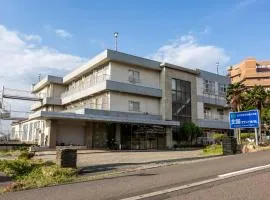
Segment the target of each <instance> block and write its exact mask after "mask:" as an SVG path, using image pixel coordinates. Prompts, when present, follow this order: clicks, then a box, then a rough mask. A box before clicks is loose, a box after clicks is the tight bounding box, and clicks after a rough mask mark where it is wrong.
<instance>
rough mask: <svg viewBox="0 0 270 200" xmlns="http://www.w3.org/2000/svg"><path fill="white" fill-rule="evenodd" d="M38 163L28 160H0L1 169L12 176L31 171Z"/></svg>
mask: <svg viewBox="0 0 270 200" xmlns="http://www.w3.org/2000/svg"><path fill="white" fill-rule="evenodd" d="M37 165H38V163H32V162H29V161H27V160H22V159H18V160H0V171H2V172H4V173H5V174H7V175H9V176H12V177H19V176H23V175H26V174H28V173H29V172H31V171H32V170H33V169H34V168H35V167H36V166H37Z"/></svg>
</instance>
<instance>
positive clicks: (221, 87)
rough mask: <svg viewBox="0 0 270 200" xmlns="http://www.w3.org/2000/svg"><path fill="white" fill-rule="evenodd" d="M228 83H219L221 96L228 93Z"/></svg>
mask: <svg viewBox="0 0 270 200" xmlns="http://www.w3.org/2000/svg"><path fill="white" fill-rule="evenodd" d="M226 90H227V87H226V84H223V83H218V95H219V96H225V95H226Z"/></svg>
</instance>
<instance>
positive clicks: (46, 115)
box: [29, 111, 180, 126]
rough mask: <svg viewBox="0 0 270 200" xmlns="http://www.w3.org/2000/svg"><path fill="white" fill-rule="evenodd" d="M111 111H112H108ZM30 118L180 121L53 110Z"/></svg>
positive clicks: (38, 113)
mask: <svg viewBox="0 0 270 200" xmlns="http://www.w3.org/2000/svg"><path fill="white" fill-rule="evenodd" d="M108 112H110V111H108ZM29 118H30V119H37V118H44V119H70V120H86V121H96V122H116V123H128V124H149V125H162V126H179V125H180V122H178V121H166V120H158V119H145V118H142V117H140V115H136V116H115V115H100V114H94V113H93V114H78V113H72V112H51V111H37V112H35V113H34V114H32V115H30V117H29Z"/></svg>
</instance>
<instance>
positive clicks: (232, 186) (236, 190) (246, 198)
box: [147, 170, 270, 200]
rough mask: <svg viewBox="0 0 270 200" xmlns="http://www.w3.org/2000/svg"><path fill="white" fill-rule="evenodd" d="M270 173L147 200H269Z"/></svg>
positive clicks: (266, 172)
mask: <svg viewBox="0 0 270 200" xmlns="http://www.w3.org/2000/svg"><path fill="white" fill-rule="evenodd" d="M269 186H270V171H269V170H267V171H262V172H259V173H252V174H249V175H246V176H241V177H237V178H233V179H229V180H225V181H221V182H218V183H211V184H206V185H204V186H201V187H198V188H194V189H191V190H185V191H178V192H173V193H168V194H165V195H160V196H157V197H153V198H148V199H147V200H159V199H167V200H179V199H185V200H217V199H218V200H228V199H229V200H269V199H270V190H269Z"/></svg>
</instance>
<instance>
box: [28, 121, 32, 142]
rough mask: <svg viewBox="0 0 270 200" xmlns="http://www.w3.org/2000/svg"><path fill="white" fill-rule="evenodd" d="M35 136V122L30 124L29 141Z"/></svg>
mask: <svg viewBox="0 0 270 200" xmlns="http://www.w3.org/2000/svg"><path fill="white" fill-rule="evenodd" d="M32 137H33V123H30V124H29V135H28V141H31V140H32Z"/></svg>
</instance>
